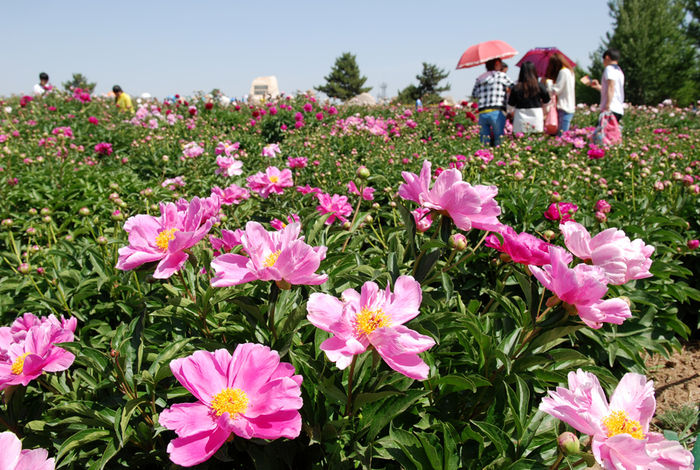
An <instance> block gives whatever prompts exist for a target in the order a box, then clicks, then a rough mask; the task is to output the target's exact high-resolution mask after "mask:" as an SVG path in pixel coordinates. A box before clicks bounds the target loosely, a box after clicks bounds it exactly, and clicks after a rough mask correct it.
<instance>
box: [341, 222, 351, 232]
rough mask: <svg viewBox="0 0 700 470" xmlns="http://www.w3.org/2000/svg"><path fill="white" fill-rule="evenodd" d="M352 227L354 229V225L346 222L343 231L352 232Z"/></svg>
mask: <svg viewBox="0 0 700 470" xmlns="http://www.w3.org/2000/svg"><path fill="white" fill-rule="evenodd" d="M351 227H352V224H351V223H350V221H345V222H344V223H343V230H350V228H351Z"/></svg>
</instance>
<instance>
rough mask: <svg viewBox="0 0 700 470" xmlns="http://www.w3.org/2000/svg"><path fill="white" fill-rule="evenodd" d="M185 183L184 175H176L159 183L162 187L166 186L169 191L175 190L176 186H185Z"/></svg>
mask: <svg viewBox="0 0 700 470" xmlns="http://www.w3.org/2000/svg"><path fill="white" fill-rule="evenodd" d="M185 184H186V183H185V177H184V176H176V177H175V178H168V179H166V180H165V181H163V182H162V183H161V184H160V185H161V187H163V188H168V189H169V190H170V191H175V190H176V189H177V188H178V187H181V186H185Z"/></svg>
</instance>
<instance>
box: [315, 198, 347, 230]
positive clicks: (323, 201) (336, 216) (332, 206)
mask: <svg viewBox="0 0 700 470" xmlns="http://www.w3.org/2000/svg"><path fill="white" fill-rule="evenodd" d="M316 198H317V199H318V202H319V205H318V206H316V210H317V211H319V212H320V213H321V214H329V213H330V214H331V215H330V216H329V217H328V218H327V219H326V225H330V224H332V223H333V222H334V221H335V220H338V221H340V222H341V223H344V222H346V221H347V220H348V219H346V218H345V216H348V215H350V214H352V206H351V205H350V203H348V197H347V196H340V195H338V194H334V195H333V196H331V195H330V194H326V193H317V194H316Z"/></svg>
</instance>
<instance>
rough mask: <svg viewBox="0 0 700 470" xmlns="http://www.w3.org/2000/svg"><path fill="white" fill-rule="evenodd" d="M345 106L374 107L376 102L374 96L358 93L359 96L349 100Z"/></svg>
mask: <svg viewBox="0 0 700 470" xmlns="http://www.w3.org/2000/svg"><path fill="white" fill-rule="evenodd" d="M347 104H355V105H361V106H374V105H375V104H377V100H375V99H374V96H372V95H370V94H369V93H360V94H359V95H357V96H353V97H352V98H350V99H349V100H348V102H347Z"/></svg>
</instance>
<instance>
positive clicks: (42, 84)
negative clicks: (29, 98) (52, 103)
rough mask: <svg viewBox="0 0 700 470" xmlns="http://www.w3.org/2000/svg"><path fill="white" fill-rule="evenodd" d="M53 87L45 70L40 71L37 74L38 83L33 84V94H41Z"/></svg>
mask: <svg viewBox="0 0 700 470" xmlns="http://www.w3.org/2000/svg"><path fill="white" fill-rule="evenodd" d="M52 88H53V87H52V86H51V85H50V84H49V74H47V73H46V72H41V73H40V74H39V83H37V84H36V85H34V94H35V95H37V96H41V95H43V94H44V93H48V92H49V91H51V89H52Z"/></svg>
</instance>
